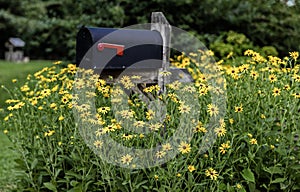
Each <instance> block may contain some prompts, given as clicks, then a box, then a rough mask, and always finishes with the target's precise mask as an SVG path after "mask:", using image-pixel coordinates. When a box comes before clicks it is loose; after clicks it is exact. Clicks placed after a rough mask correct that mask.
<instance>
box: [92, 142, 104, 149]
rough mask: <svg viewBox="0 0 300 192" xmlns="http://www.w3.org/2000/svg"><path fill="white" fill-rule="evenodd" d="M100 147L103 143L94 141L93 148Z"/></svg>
mask: <svg viewBox="0 0 300 192" xmlns="http://www.w3.org/2000/svg"><path fill="white" fill-rule="evenodd" d="M102 145H103V142H102V141H100V140H96V141H95V142H94V146H95V147H96V148H101V147H102Z"/></svg>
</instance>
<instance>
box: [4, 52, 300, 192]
mask: <svg viewBox="0 0 300 192" xmlns="http://www.w3.org/2000/svg"><path fill="white" fill-rule="evenodd" d="M206 54H208V55H212V52H207V53H205V54H202V53H201V52H199V53H191V54H189V57H187V55H180V56H178V57H176V58H174V59H173V60H172V63H173V65H174V66H177V67H185V68H187V70H188V71H189V72H190V73H191V75H192V76H193V78H194V79H195V84H194V86H191V85H185V84H181V83H179V82H178V81H177V82H176V81H175V82H173V83H171V84H169V85H168V86H167V88H168V89H167V93H166V94H162V95H157V90H158V89H159V87H158V86H157V85H156V86H150V87H146V88H145V89H144V90H143V91H144V93H145V94H150V95H152V97H153V98H156V99H158V100H159V101H161V102H163V103H166V104H167V111H166V112H167V115H166V116H164V118H163V119H162V121H163V122H161V123H155V121H154V122H153V119H156V117H161V116H160V114H157V113H158V112H159V111H157V110H152V111H151V110H150V109H149V108H148V106H147V105H146V103H144V102H143V100H140V99H138V98H135V97H134V95H131V96H130V97H127V96H126V95H125V96H126V97H125V99H122V98H119V97H118V96H120V95H122V93H123V92H124V91H126V90H129V89H132V88H133V87H135V80H136V79H138V77H137V76H123V77H122V78H121V79H120V85H122V86H123V88H119V87H116V86H111V85H109V84H107V83H106V82H105V81H104V80H103V79H99V76H97V75H94V74H93V73H92V71H90V70H88V71H85V70H82V69H78V68H76V66H75V65H72V64H69V65H68V66H67V67H66V68H60V67H58V66H57V65H54V66H52V67H46V68H44V69H43V70H41V71H39V72H37V73H35V74H30V75H28V78H27V82H26V83H25V84H24V85H23V86H22V87H17V88H16V89H15V90H13V94H12V98H11V99H9V100H7V101H6V102H7V103H8V104H9V106H8V108H7V110H6V112H7V114H8V115H7V116H6V117H5V118H4V126H3V127H4V128H5V130H3V131H4V133H5V134H7V135H8V136H9V138H10V139H11V140H12V141H13V143H14V144H15V146H16V148H15V149H16V151H18V153H19V154H20V157H19V159H18V160H17V163H18V165H19V168H20V169H21V170H23V172H21V173H20V175H19V179H16V186H17V187H18V189H19V190H22V191H46V190H50V191H69V190H70V191H246V190H247V191H297V190H299V189H300V185H299V183H300V182H299V181H300V161H299V159H300V153H299V148H300V145H299V135H300V133H299V130H300V129H299V120H300V119H299V110H300V108H299V106H300V105H299V102H300V100H299V99H300V86H299V83H300V71H299V69H300V68H299V67H300V65H299V62H298V60H297V59H298V58H299V53H298V52H291V53H290V57H285V58H283V59H280V58H278V57H275V56H269V57H263V56H262V55H260V54H259V53H257V52H254V51H252V50H247V51H246V52H245V55H247V57H246V58H244V60H243V61H242V62H240V61H236V60H235V58H234V57H231V56H229V57H228V59H225V60H220V61H218V62H217V67H216V68H214V69H212V68H210V70H216V71H218V73H220V74H223V77H224V78H225V79H226V83H225V81H224V80H222V79H218V78H217V79H216V84H210V83H209V82H210V79H213V78H216V76H214V75H211V74H208V73H203V72H202V71H200V70H199V66H201V63H198V62H197V58H199V57H200V58H205V57H206ZM55 64H60V62H56V63H55ZM292 66H294V67H292ZM79 71H81V72H82V75H89V77H90V79H87V81H85V80H81V79H78V78H77V79H74V74H75V73H76V72H79ZM163 74H164V75H166V76H168V75H170V73H169V72H166V71H165V72H164V73H163ZM220 85H226V86H220ZM90 86H91V87H93V86H94V88H95V89H92V90H93V91H92V92H91V91H89V90H87V91H86V88H87V87H90ZM74 88H75V89H77V90H78V91H86V92H83V93H84V94H83V95H84V97H85V98H84V99H82V100H80V99H78V98H79V95H78V94H74V92H73V91H72V90H73V89H74ZM177 90H182V92H183V93H184V94H183V95H180V93H177ZM11 91H12V90H11ZM75 93H76V92H75ZM225 93H226V94H227V105H226V108H225V110H226V115H225V116H224V117H223V118H220V119H216V117H217V116H218V114H219V113H222V110H224V109H222V108H221V107H220V106H217V105H215V103H211V102H212V101H211V99H210V98H211V97H212V96H213V95H215V96H217V97H218V98H219V97H220V95H223V94H225ZM189 94H191V95H193V96H195V97H196V98H198V101H199V105H200V107H197V108H194V106H196V103H197V102H195V101H197V99H194V100H191V101H186V100H182V99H184V98H185V96H186V95H189ZM81 96H82V95H81ZM95 98H96V100H95V102H94V104H93V101H94V100H93V99H95ZM90 101H92V102H90ZM121 102H125V103H127V104H128V106H129V108H127V109H121V108H117V109H116V108H115V107H116V106H122V105H121ZM95 104H96V106H97V108H96V109H95V112H96V114H94V113H93V110H92V105H95ZM195 110H196V111H198V112H199V113H200V114H201V116H199V118H197V119H192V120H189V117H190V116H192V115H191V114H192V113H194V112H195ZM76 111H79V113H77V115H78V116H74V112H76ZM75 114H76V113H75ZM118 116H119V118H118ZM76 117H77V118H81V119H82V122H87V123H89V126H87V127H86V129H85V131H84V132H82V124H81V123H78V122H76V121H74V119H75V120H76ZM181 117H184V118H183V119H182V118H181ZM132 119H133V120H134V119H135V120H136V121H135V123H130V122H131V121H132ZM179 119H180V121H179ZM186 119H188V121H185V120H186ZM210 119H213V120H215V121H214V122H215V123H216V126H215V127H210V126H209V124H208V121H209V120H210ZM181 121H183V122H185V123H188V122H191V123H192V124H193V123H194V125H193V126H190V127H187V128H186V129H185V132H189V131H192V132H193V133H194V135H193V137H192V138H190V140H189V141H182V142H180V143H177V144H176V143H172V144H168V143H163V145H162V148H161V149H159V151H157V152H156V153H155V154H154V155H155V157H156V159H157V160H158V161H159V159H160V158H163V157H165V156H168V155H169V153H171V152H173V151H176V152H177V156H176V157H174V158H173V159H170V161H169V162H167V163H166V164H163V165H161V166H157V167H152V168H145V169H137V170H135V169H134V168H135V166H136V165H137V162H138V161H137V159H138V157H137V156H131V155H129V154H124V151H120V152H119V153H117V154H114V155H117V156H118V158H115V159H114V160H115V161H116V162H117V163H118V164H119V165H122V167H118V166H114V165H112V164H108V163H106V162H104V161H102V160H101V158H100V157H98V156H97V155H96V154H99V153H100V154H101V150H102V149H104V150H105V149H106V150H107V149H108V150H110V148H109V147H108V145H107V143H105V140H104V137H106V136H109V137H110V138H113V139H114V141H116V142H118V143H120V144H122V145H125V146H135V147H137V148H138V147H142V148H147V147H151V146H153V145H154V146H155V145H156V144H157V142H163V140H164V139H165V138H168V137H170V136H171V135H172V134H173V133H174V131H176V130H177V129H178V128H177V126H179V125H180V122H181ZM75 122H76V123H75ZM126 122H127V123H129V124H130V129H128V128H129V127H126ZM163 124H164V126H163ZM183 125H185V124H183ZM143 127H144V128H149V129H150V131H149V133H148V134H139V133H138V131H139V130H140V129H142V128H143ZM86 131H87V132H86ZM87 133H88V134H87ZM182 134H183V133H182ZM207 136H208V137H207ZM86 138H88V139H86ZM206 138H209V139H212V138H215V139H216V142H214V143H213V144H212V145H211V146H210V147H209V149H208V150H207V151H206V152H205V153H199V150H201V147H203V145H201V143H202V144H203V142H204V143H207V142H208V141H209V140H206ZM83 139H86V140H85V142H84V140H83ZM93 151H94V152H95V153H93ZM112 152H113V151H110V152H108V153H107V155H112ZM105 154H106V153H105ZM128 168H132V169H128Z"/></svg>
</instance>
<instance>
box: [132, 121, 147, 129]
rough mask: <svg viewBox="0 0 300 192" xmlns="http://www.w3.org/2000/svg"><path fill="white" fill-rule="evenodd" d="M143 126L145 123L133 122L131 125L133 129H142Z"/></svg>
mask: <svg viewBox="0 0 300 192" xmlns="http://www.w3.org/2000/svg"><path fill="white" fill-rule="evenodd" d="M145 124H146V123H145V122H144V121H135V122H134V123H133V125H134V126H135V127H137V128H140V127H144V126H145Z"/></svg>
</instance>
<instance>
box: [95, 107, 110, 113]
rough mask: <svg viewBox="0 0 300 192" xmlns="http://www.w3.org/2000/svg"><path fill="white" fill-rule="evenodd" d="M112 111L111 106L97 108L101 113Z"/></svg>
mask: <svg viewBox="0 0 300 192" xmlns="http://www.w3.org/2000/svg"><path fill="white" fill-rule="evenodd" d="M109 111H110V107H99V108H98V109H97V112H98V113H101V114H106V113H108V112H109Z"/></svg>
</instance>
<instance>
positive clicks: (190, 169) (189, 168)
mask: <svg viewBox="0 0 300 192" xmlns="http://www.w3.org/2000/svg"><path fill="white" fill-rule="evenodd" d="M188 170H189V172H193V171H195V170H196V168H195V166H194V165H189V166H188Z"/></svg>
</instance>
